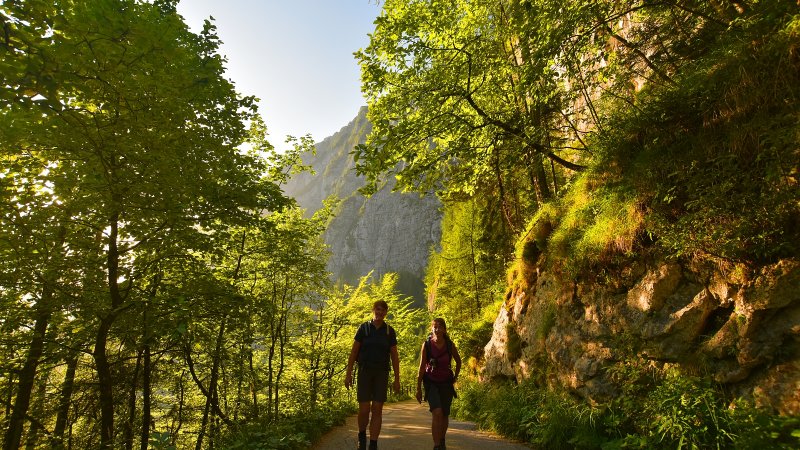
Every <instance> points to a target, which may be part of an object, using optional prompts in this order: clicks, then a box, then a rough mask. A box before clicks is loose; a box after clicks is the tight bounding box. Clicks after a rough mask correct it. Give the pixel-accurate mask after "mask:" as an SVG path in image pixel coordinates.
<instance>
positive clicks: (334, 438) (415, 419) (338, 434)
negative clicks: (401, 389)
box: [311, 400, 531, 450]
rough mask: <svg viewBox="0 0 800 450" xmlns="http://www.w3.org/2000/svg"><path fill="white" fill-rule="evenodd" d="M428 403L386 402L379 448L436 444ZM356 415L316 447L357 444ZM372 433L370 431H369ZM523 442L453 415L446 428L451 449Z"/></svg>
mask: <svg viewBox="0 0 800 450" xmlns="http://www.w3.org/2000/svg"><path fill="white" fill-rule="evenodd" d="M427 406H428V405H427V403H423V404H422V405H420V404H419V403H417V402H416V401H414V400H412V401H405V402H400V403H387V404H385V405H384V407H383V427H382V429H381V436H380V438H379V439H378V449H379V450H418V449H431V448H433V439H432V438H431V413H430V412H428V408H427ZM357 434H358V426H357V424H356V417H355V416H352V417H348V418H347V422H346V423H345V424H344V425H342V426H339V427H336V428H334V429H333V430H331V431H330V432H329V433H328V434H326V435H325V436H323V437H322V439H321V440H320V441H319V442H318V443H317V444H316V445H314V446H313V447H311V448H312V449H313V450H350V449H355V448H356V441H357ZM368 434H369V433H368ZM530 448H531V447H528V446H526V445H524V444H519V443H514V442H510V441H508V440H506V439H503V438H500V437H497V436H493V435H491V434H488V433H484V432H482V431H477V430H476V428H475V424H473V423H471V422H461V421H457V420H453V419H450V428H449V429H448V430H447V449H448V450H487V449H491V450H526V449H530Z"/></svg>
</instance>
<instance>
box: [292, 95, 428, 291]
mask: <svg viewBox="0 0 800 450" xmlns="http://www.w3.org/2000/svg"><path fill="white" fill-rule="evenodd" d="M370 128H371V127H370V124H369V121H368V120H367V118H366V108H362V109H361V111H359V113H358V116H357V117H356V118H355V119H353V121H352V122H350V123H349V124H348V125H347V126H345V127H343V128H342V129H341V130H339V132H337V133H335V134H334V135H333V136H330V137H328V138H326V139H324V140H323V141H322V142H320V143H317V144H316V150H317V151H316V155H311V154H306V155H303V162H304V163H305V164H309V165H311V166H312V167H313V169H314V172H315V173H314V174H311V173H301V174H298V175H296V176H294V177H293V178H292V179H291V180H290V181H289V183H288V184H287V185H286V186H285V188H284V191H285V192H286V194H287V195H289V196H291V197H294V198H295V199H296V200H297V202H298V203H299V204H300V206H301V207H303V208H305V209H306V211H307V213H308V214H312V213H313V212H315V211H317V210H319V209H320V208H321V207H322V201H323V200H324V199H326V198H328V197H329V196H334V197H336V198H338V199H340V200H341V202H340V203H339V205H338V207H337V208H336V210H335V217H333V219H332V220H331V221H330V223H329V225H328V228H327V230H326V232H325V236H324V238H325V242H326V243H327V244H328V246H329V247H330V250H331V258H330V260H329V263H328V270H329V271H330V272H331V273H332V275H333V278H334V280H336V281H342V282H345V283H349V284H355V283H357V282H358V279H359V278H360V277H362V276H364V275H367V274H368V273H370V272H373V274H374V275H375V276H381V275H383V274H385V273H388V272H395V273H397V274H398V275H399V277H400V279H399V285H398V288H399V290H400V291H401V293H402V294H404V295H410V296H412V297H414V299H415V303H416V304H418V305H423V304H424V283H423V278H424V275H425V267H426V266H427V263H428V254H429V253H430V249H431V248H432V247H433V246H435V245H438V243H439V238H440V235H441V228H440V222H441V212H440V203H439V200H438V199H437V198H436V197H435V196H434V195H427V196H422V197H421V196H420V195H419V194H416V193H409V194H404V193H398V192H392V187H393V186H394V184H393V183H391V182H389V183H387V184H385V185H384V186H383V187H382V188H381V189H380V190H379V191H378V192H376V193H375V194H373V195H372V196H370V197H364V196H363V195H361V194H359V193H358V189H359V188H360V187H361V186H363V184H364V179H363V178H362V177H358V176H356V173H355V170H354V167H355V166H354V162H353V157H352V155H351V154H350V153H351V151H352V149H353V147H355V146H356V145H357V144H359V143H363V142H364V140H365V138H366V136H367V134H368V133H369V131H370Z"/></svg>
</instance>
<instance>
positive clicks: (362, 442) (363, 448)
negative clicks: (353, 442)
mask: <svg viewBox="0 0 800 450" xmlns="http://www.w3.org/2000/svg"><path fill="white" fill-rule="evenodd" d="M358 450H367V433H366V432H359V433H358Z"/></svg>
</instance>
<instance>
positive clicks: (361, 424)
mask: <svg viewBox="0 0 800 450" xmlns="http://www.w3.org/2000/svg"><path fill="white" fill-rule="evenodd" d="M369 403H370V402H358V448H359V450H366V448H367V425H368V424H369Z"/></svg>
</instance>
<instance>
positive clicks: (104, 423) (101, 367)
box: [93, 315, 114, 450]
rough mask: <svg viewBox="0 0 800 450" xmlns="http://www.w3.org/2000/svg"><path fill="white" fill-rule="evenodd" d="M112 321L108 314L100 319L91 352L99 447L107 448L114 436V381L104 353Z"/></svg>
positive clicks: (109, 446)
mask: <svg viewBox="0 0 800 450" xmlns="http://www.w3.org/2000/svg"><path fill="white" fill-rule="evenodd" d="M113 321H114V320H113V318H111V316H110V315H107V316H106V317H103V318H102V319H101V320H100V326H99V327H98V330H97V336H96V338H95V342H94V352H93V356H94V362H95V370H96V371H97V384H98V390H99V393H100V448H102V449H109V450H111V448H112V447H113V438H114V382H113V380H112V379H111V366H110V364H109V363H108V355H106V343H107V341H108V332H109V330H110V329H111V324H112V323H113Z"/></svg>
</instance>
